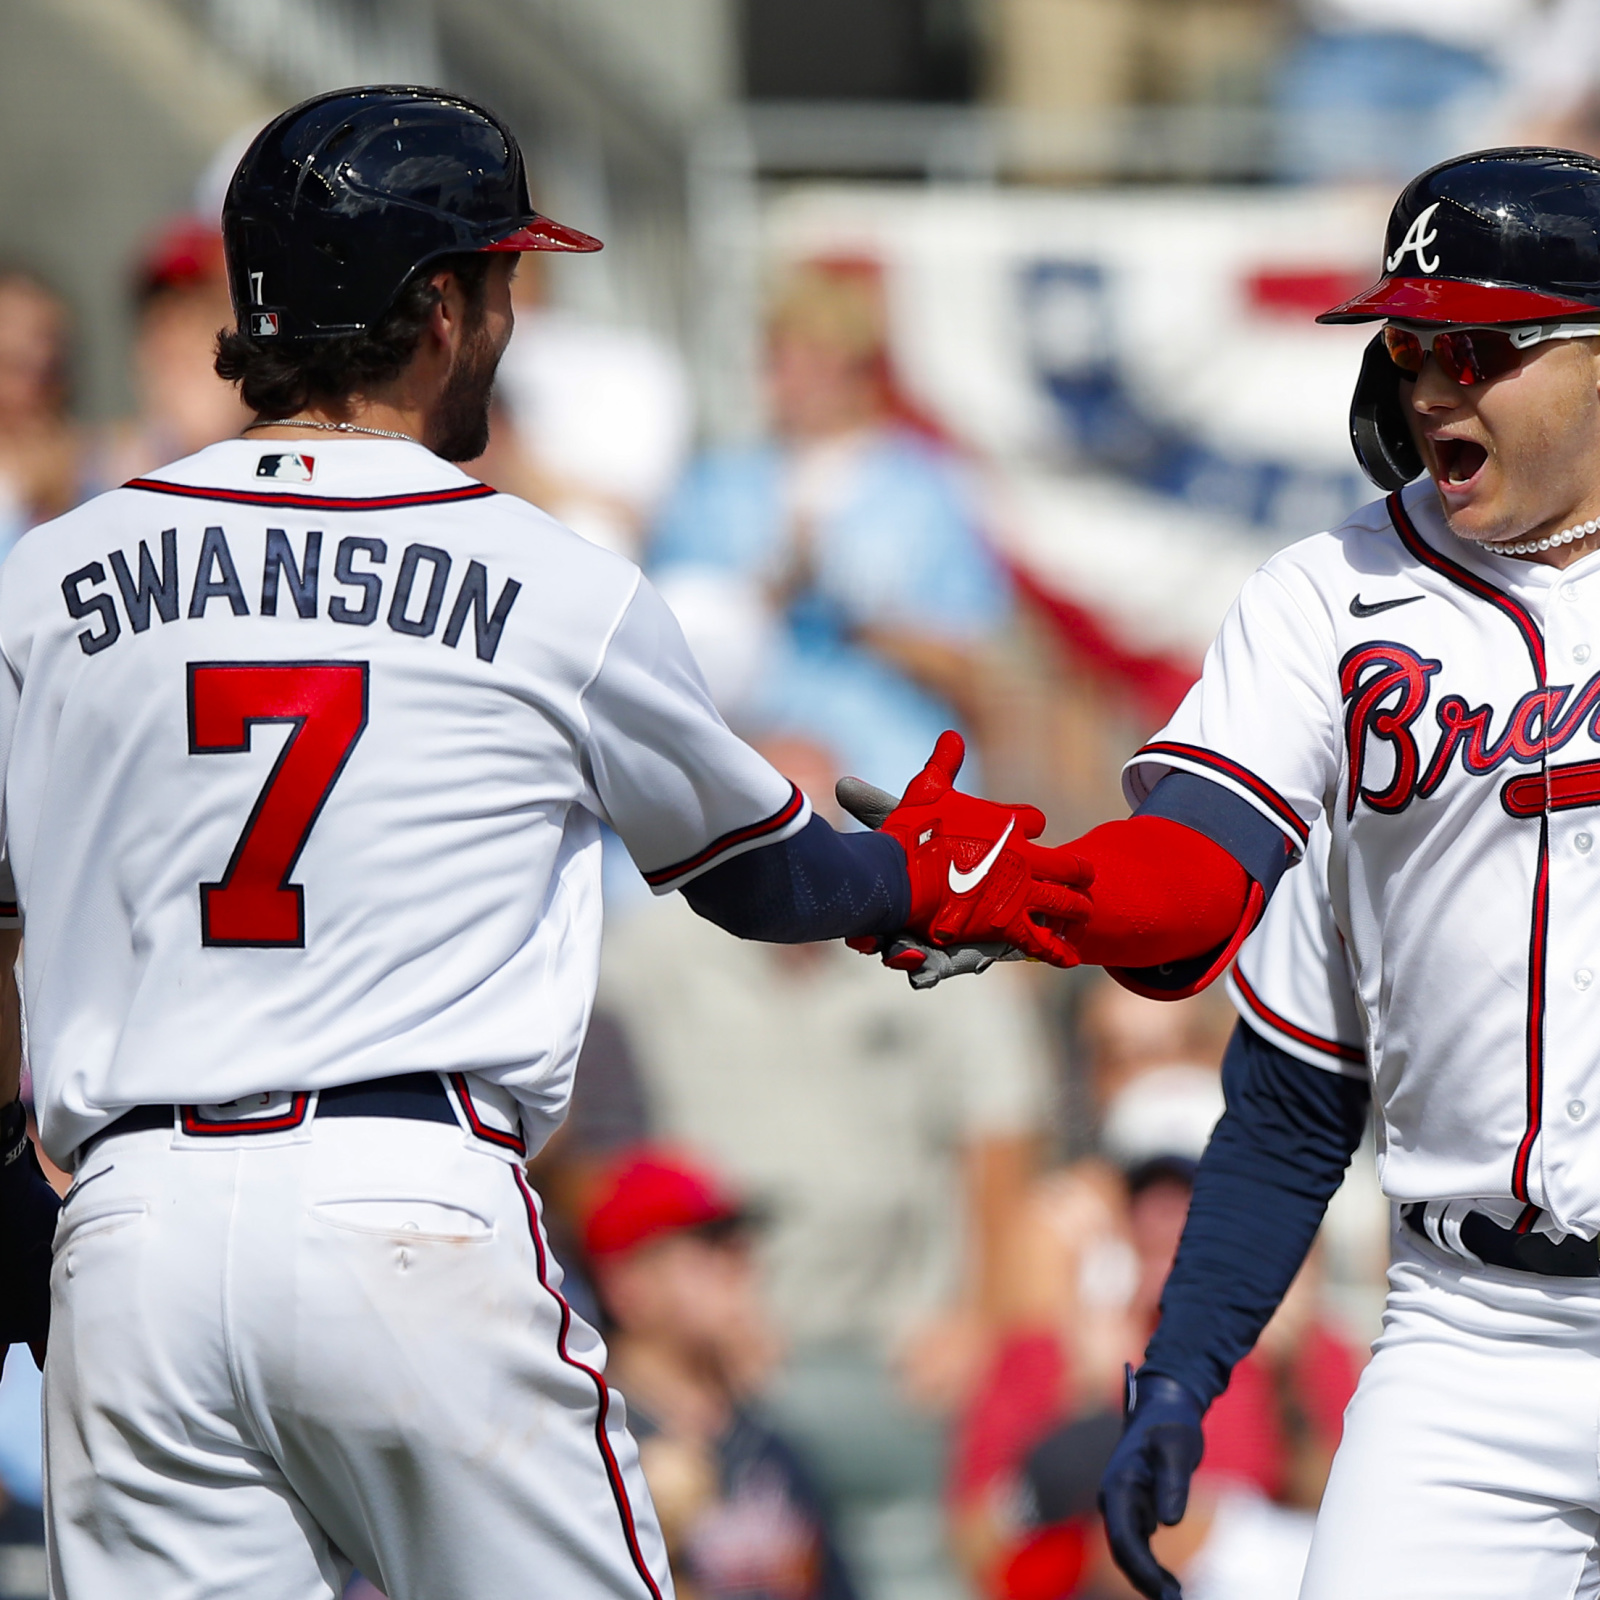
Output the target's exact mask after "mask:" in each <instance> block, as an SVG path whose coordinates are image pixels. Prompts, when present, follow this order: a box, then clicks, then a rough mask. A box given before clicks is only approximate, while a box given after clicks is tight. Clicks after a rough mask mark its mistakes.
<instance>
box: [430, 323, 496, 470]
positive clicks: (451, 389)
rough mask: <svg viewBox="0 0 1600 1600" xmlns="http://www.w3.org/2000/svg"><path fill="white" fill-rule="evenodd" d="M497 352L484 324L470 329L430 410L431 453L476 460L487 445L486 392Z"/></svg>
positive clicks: (448, 458) (490, 385) (450, 458)
mask: <svg viewBox="0 0 1600 1600" xmlns="http://www.w3.org/2000/svg"><path fill="white" fill-rule="evenodd" d="M499 365H500V352H499V351H498V350H496V349H495V348H494V346H493V344H492V343H491V341H490V339H489V335H488V333H487V331H486V330H485V328H484V327H483V324H482V323H481V322H480V323H479V325H478V326H477V327H476V328H475V329H474V330H473V333H472V338H471V342H470V343H469V344H468V345H467V346H466V348H464V349H463V350H462V352H461V358H460V360H458V361H457V362H456V364H455V370H454V371H453V372H451V374H450V378H449V381H448V382H447V383H446V384H445V387H444V393H443V394H441V395H440V396H439V406H438V409H437V410H436V411H435V412H434V414H433V428H432V430H431V431H432V433H433V436H434V437H433V440H432V444H433V453H434V454H435V455H437V456H443V457H444V459H445V460H446V461H475V460H477V458H478V457H479V456H481V455H482V454H483V452H484V451H485V450H487V449H488V448H489V396H490V394H491V393H492V392H493V390H494V373H495V368H496V367H498V366H499Z"/></svg>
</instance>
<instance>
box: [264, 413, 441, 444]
mask: <svg viewBox="0 0 1600 1600" xmlns="http://www.w3.org/2000/svg"><path fill="white" fill-rule="evenodd" d="M252 428H320V429H321V430H322V432H324V433H370V434H371V435H372V437H373V438H374V439H404V440H405V442H406V443H407V444H420V443H421V440H419V439H416V438H414V437H413V436H412V435H411V434H409V433H395V432H394V431H393V430H391V429H389V428H362V427H358V426H357V425H356V424H355V423H353V422H314V421H312V419H311V418H310V417H271V418H267V419H265V420H263V421H261V422H247V423H245V425H244V427H243V428H241V429H240V430H239V431H240V432H241V433H249V431H250V430H251V429H252Z"/></svg>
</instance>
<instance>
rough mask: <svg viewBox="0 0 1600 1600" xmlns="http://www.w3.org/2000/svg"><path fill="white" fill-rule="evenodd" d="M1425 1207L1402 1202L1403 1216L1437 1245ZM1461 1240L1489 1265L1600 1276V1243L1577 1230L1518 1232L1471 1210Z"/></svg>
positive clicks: (1544, 1274) (1560, 1274)
mask: <svg viewBox="0 0 1600 1600" xmlns="http://www.w3.org/2000/svg"><path fill="white" fill-rule="evenodd" d="M1424 1209H1425V1208H1424V1207H1423V1206H1422V1205H1420V1204H1419V1205H1409V1206H1401V1208H1400V1216H1401V1218H1402V1219H1403V1220H1404V1222H1405V1225H1406V1226H1407V1227H1408V1228H1409V1229H1410V1230H1411V1231H1412V1232H1413V1233H1414V1234H1416V1235H1418V1237H1420V1238H1423V1239H1427V1240H1428V1243H1429V1244H1431V1245H1433V1246H1434V1247H1435V1249H1437V1248H1439V1246H1438V1243H1437V1241H1436V1240H1434V1239H1432V1238H1429V1235H1428V1228H1427V1223H1426V1222H1425V1221H1424V1220H1423V1211H1424ZM1461 1242H1462V1244H1464V1245H1465V1246H1466V1247H1467V1249H1469V1250H1470V1251H1471V1252H1472V1253H1473V1255H1475V1256H1476V1257H1477V1258H1478V1259H1479V1260H1480V1261H1481V1262H1483V1264H1484V1265H1485V1266H1489V1267H1509V1268H1510V1269H1511V1270H1512V1271H1513V1272H1536V1273H1538V1274H1539V1276H1540V1277H1542V1278H1600V1243H1596V1241H1595V1240H1593V1239H1580V1238H1578V1236H1577V1235H1576V1234H1568V1235H1567V1237H1566V1238H1564V1239H1549V1238H1546V1237H1545V1235H1544V1234H1542V1233H1518V1232H1516V1231H1515V1230H1514V1229H1512V1228H1502V1227H1501V1226H1500V1224H1499V1223H1498V1222H1495V1221H1493V1220H1492V1219H1491V1218H1489V1217H1486V1216H1485V1215H1484V1214H1483V1213H1482V1212H1481V1211H1469V1212H1468V1213H1467V1214H1466V1216H1464V1217H1463V1218H1462V1219H1461ZM1447 1253H1451V1252H1447Z"/></svg>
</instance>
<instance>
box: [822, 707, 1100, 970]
mask: <svg viewBox="0 0 1600 1600" xmlns="http://www.w3.org/2000/svg"><path fill="white" fill-rule="evenodd" d="M965 758H966V745H965V743H964V741H963V740H962V738H961V735H960V734H958V733H953V732H946V733H944V734H941V735H940V737H939V742H938V744H937V745H935V746H934V751H933V755H932V757H931V758H930V759H929V761H928V764H927V766H925V767H924V768H923V769H922V771H921V772H919V773H918V774H917V776H916V777H915V778H913V779H912V780H911V783H910V784H909V785H908V787H907V789H906V792H905V794H904V796H902V798H901V800H900V803H899V804H898V805H896V806H895V807H894V808H893V809H892V810H890V811H889V812H888V813H887V815H884V816H882V817H881V820H878V821H876V823H875V824H874V825H875V826H877V827H878V828H879V830H880V831H882V832H884V833H887V834H889V835H890V837H892V838H894V839H895V840H897V841H898V842H899V844H900V847H901V848H902V849H903V850H904V851H905V853H906V870H907V874H908V877H909V879H910V883H911V914H910V916H909V918H908V919H907V926H906V934H907V935H908V936H909V937H910V939H911V940H912V941H913V942H912V947H911V948H909V949H907V950H905V951H902V952H900V953H899V954H900V958H901V962H902V964H903V965H905V966H906V967H907V970H910V969H911V964H912V963H913V962H914V961H915V955H916V947H917V945H919V944H920V940H921V939H922V938H926V939H927V940H929V941H931V943H932V944H934V945H937V946H940V947H943V948H945V949H950V948H951V947H954V946H958V945H1012V946H1015V947H1016V948H1017V949H1018V950H1020V951H1022V952H1023V953H1024V954H1025V955H1030V956H1034V957H1036V958H1037V959H1038V960H1040V961H1048V962H1049V963H1050V964H1051V965H1052V966H1058V967H1070V966H1075V965H1076V964H1077V959H1078V958H1077V954H1076V952H1075V951H1074V950H1073V948H1072V945H1071V943H1070V942H1069V940H1068V938H1067V937H1065V936H1064V934H1063V931H1062V930H1063V929H1064V928H1066V927H1068V926H1070V925H1072V924H1074V923H1079V922H1082V921H1083V919H1084V918H1085V917H1086V916H1087V915H1088V913H1089V909H1090V902H1089V898H1088V896H1087V895H1086V894H1085V893H1084V892H1083V891H1084V890H1085V889H1087V888H1088V886H1089V884H1090V882H1091V881H1092V880H1093V876H1094V873H1093V869H1092V868H1091V867H1090V866H1089V865H1088V864H1087V863H1086V862H1084V861H1083V860H1082V859H1081V858H1080V857H1078V856H1077V855H1075V854H1073V853H1072V852H1071V851H1069V850H1063V849H1059V848H1058V849H1054V850H1048V849H1045V848H1044V847H1043V846H1041V845H1036V844H1034V843H1032V841H1033V840H1034V839H1036V838H1037V837H1038V836H1039V835H1040V834H1041V833H1043V832H1044V826H1045V819H1044V813H1043V812H1042V811H1040V810H1038V809H1037V808H1036V807H1034V806H1007V805H1000V804H997V803H996V802H995V801H993V800H980V799H978V798H977V797H976V796H974V795H968V794H962V793H961V791H960V790H958V789H957V788H956V787H955V778H956V774H957V773H958V772H959V771H960V770H961V763H962V762H963V760H965ZM867 790H868V786H867V785H865V784H862V783H860V781H859V780H856V779H845V780H843V782H841V784H840V786H839V790H838V793H839V798H840V801H841V803H843V804H844V805H845V806H846V807H847V808H851V809H854V808H853V807H852V802H853V801H854V802H858V803H859V802H862V801H864V800H865V795H864V794H863V792H862V791H867ZM872 793H874V794H876V795H881V791H872ZM878 809H879V808H878V807H875V806H871V805H867V804H863V805H862V807H861V811H860V812H857V814H858V815H861V817H862V820H863V821H866V820H868V818H869V817H870V816H875V815H876V813H877V811H878ZM985 953H986V954H987V952H985ZM925 962H926V957H924V962H923V963H917V965H919V966H920V965H922V964H925ZM961 968H962V969H963V970H981V969H979V968H977V967H976V965H975V964H969V963H967V962H963V963H961ZM942 975H945V976H954V971H952V972H950V973H948V974H942ZM933 981H934V982H937V981H938V979H937V978H935V979H934V980H933Z"/></svg>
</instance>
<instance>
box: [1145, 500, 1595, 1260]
mask: <svg viewBox="0 0 1600 1600" xmlns="http://www.w3.org/2000/svg"><path fill="white" fill-rule="evenodd" d="M1597 639H1600V556H1589V557H1586V558H1585V559H1584V560H1582V561H1580V562H1578V563H1576V564H1575V565H1573V566H1571V567H1569V568H1567V569H1566V570H1565V571H1557V570H1556V569H1555V568H1553V567H1549V566H1545V565H1543V564H1540V563H1535V562H1527V561H1518V560H1515V559H1513V558H1509V557H1500V556H1493V555H1489V554H1486V553H1485V552H1484V551H1482V550H1481V549H1480V548H1478V547H1475V546H1472V545H1469V544H1466V543H1463V542H1462V541H1460V540H1457V539H1456V538H1455V537H1454V536H1453V535H1452V534H1451V533H1450V532H1449V530H1448V528H1447V527H1446V525H1445V523H1444V520H1443V517H1442V515H1441V513H1440V511H1439V509H1438V504H1437V500H1436V497H1435V494H1434V491H1433V489H1432V487H1431V485H1430V484H1429V483H1427V482H1425V481H1424V482H1422V483H1419V484H1415V485H1412V486H1411V487H1409V488H1408V489H1406V490H1405V491H1404V492H1403V493H1402V495H1400V496H1391V497H1390V498H1389V499H1388V500H1387V501H1384V502H1378V503H1375V504H1373V505H1370V506H1367V507H1365V508H1364V509H1362V510H1361V511H1359V512H1357V513H1356V514H1355V515H1354V516H1352V517H1351V518H1350V519H1349V520H1348V521H1347V522H1346V523H1345V524H1343V525H1342V526H1341V527H1339V528H1337V529H1335V530H1334V531H1333V532H1331V533H1325V534H1319V535H1317V536H1316V537H1314V538H1311V539H1308V540H1305V541H1303V542H1301V543H1299V544H1296V545H1293V546H1291V547H1290V548H1289V549H1287V550H1284V551H1282V552H1281V553H1280V554H1278V555H1277V556H1275V557H1274V558H1273V559H1272V560H1271V561H1269V562H1268V563H1267V564H1266V565H1265V566H1264V567H1263V568H1262V569H1261V570H1260V571H1259V572H1258V573H1257V574H1256V575H1255V576H1254V577H1253V578H1251V580H1250V581H1249V582H1248V583H1247V584H1246V586H1245V588H1244V590H1243V592H1242V593H1241V595H1240V597H1239V600H1238V602H1237V604H1236V605H1235V606H1234V608H1233V610H1232V612H1231V613H1230V614H1229V616H1228V619H1227V621H1226V622H1225V623H1224V625H1223V628H1222V630H1221V632H1220V634H1219V635H1218V638H1217V640H1216V642H1215V643H1214V644H1213V646H1212V648H1211V651H1210V652H1209V654H1208V656H1207V659H1206V665H1205V669H1204V673H1203V675H1202V678H1201V681H1200V682H1199V683H1198V684H1197V685H1196V686H1195V688H1194V689H1193V690H1192V691H1191V692H1190V694H1189V696H1188V697H1187V698H1186V699H1185V701H1184V703H1183V705H1182V706H1181V707H1180V708H1179V710H1178V712H1177V714H1176V716H1175V717H1174V718H1173V720H1172V721H1171V723H1169V724H1168V726H1167V727H1166V728H1165V729H1164V730H1163V731H1162V733H1161V734H1160V735H1159V736H1158V737H1157V738H1156V739H1154V740H1153V741H1151V743H1150V744H1149V745H1147V746H1146V747H1145V748H1144V749H1143V750H1141V751H1140V752H1139V753H1138V754H1137V755H1136V756H1135V757H1134V758H1133V760H1132V761H1131V762H1130V763H1129V766H1128V769H1127V771H1126V773H1125V777H1124V782H1125V786H1126V788H1127V792H1128V794H1129V796H1130V798H1131V799H1132V800H1134V801H1138V800H1139V799H1142V798H1143V797H1144V795H1145V794H1147V793H1148V792H1149V790H1150V788H1151V787H1152V786H1153V785H1154V784H1155V783H1156V782H1157V781H1158V779H1159V778H1160V777H1161V775H1162V774H1163V773H1164V772H1167V771H1169V770H1173V769H1181V770H1184V771H1189V772H1195V773H1198V774H1200V775H1202V776H1204V777H1207V778H1211V779H1213V780H1214V781H1216V782H1218V783H1220V784H1222V785H1224V786H1225V787H1227V788H1229V789H1231V790H1232V791H1233V792H1234V793H1236V794H1238V795H1240V796H1242V797H1243V798H1244V799H1246V800H1247V801H1249V803H1250V804H1252V805H1253V806H1255V807H1256V808H1257V809H1258V810H1260V811H1261V812H1262V813H1263V814H1264V815H1265V816H1267V817H1269V818H1271V819H1272V820H1273V821H1274V822H1276V823H1277V824H1278V826H1279V827H1280V828H1282V829H1283V831H1284V833H1285V834H1286V835H1287V837H1288V838H1289V840H1290V841H1291V843H1292V844H1293V845H1294V846H1295V847H1296V848H1302V847H1304V845H1305V843H1306V841H1307V838H1308V836H1309V834H1310V830H1311V827H1312V824H1313V823H1314V821H1315V820H1316V819H1317V817H1318V816H1319V815H1322V816H1326V818H1327V821H1328V827H1329V854H1328V867H1327V897H1328V900H1329V903H1330V905H1331V911H1332V918H1333V921H1334V923H1335V925H1336V928H1337V933H1338V935H1339V936H1340V937H1342V939H1343V942H1344V945H1345V948H1346V952H1347V956H1348V962H1349V968H1350V972H1351V975H1352V979H1353V987H1354V994H1355V999H1356V1003H1357V1006H1358V1008H1359V1012H1360V1029H1361V1037H1360V1040H1359V1042H1360V1043H1362V1044H1363V1045H1364V1047H1365V1051H1366V1054H1367V1057H1368V1059H1369V1062H1370V1066H1371V1071H1372V1074H1373V1081H1374V1087H1375V1097H1376V1101H1377V1105H1378V1110H1379V1119H1378V1123H1379V1161H1380V1171H1381V1175H1382V1179H1383V1185H1384V1189H1385V1191H1386V1192H1387V1193H1388V1194H1389V1195H1390V1196H1391V1197H1392V1198H1394V1199H1397V1200H1402V1201H1409V1200H1432V1199H1451V1198H1461V1199H1466V1198H1489V1199H1495V1198H1500V1199H1503V1200H1506V1201H1509V1202H1515V1205H1514V1207H1512V1211H1513V1214H1515V1213H1516V1212H1522V1211H1526V1212H1527V1213H1528V1217H1529V1219H1530V1220H1531V1218H1532V1217H1533V1216H1534V1215H1535V1213H1534V1212H1532V1211H1530V1210H1528V1208H1539V1210H1542V1211H1543V1212H1544V1213H1545V1215H1544V1216H1543V1217H1540V1218H1539V1222H1538V1225H1539V1226H1540V1227H1541V1228H1544V1229H1551V1230H1559V1231H1565V1232H1577V1233H1581V1234H1583V1235H1585V1236H1594V1235H1595V1234H1596V1233H1597V1232H1600V1163H1597V1162H1596V1161H1595V1159H1594V1156H1593V1154H1592V1150H1593V1142H1594V1138H1595V1131H1594V1127H1595V1123H1596V1119H1597V1118H1600V1017H1597V1016H1596V1008H1597V1007H1600V989H1597V987H1596V986H1595V982H1594V979H1595V973H1596V972H1597V971H1600V894H1597V892H1596V890H1597V887H1600V885H1597V881H1596V874H1597V872H1600V857H1597V855H1596V853H1595V851H1594V843H1595V837H1596V834H1597V832H1600V737H1597V735H1600V729H1597V721H1600V671H1596V670H1595V668H1596V667H1600V659H1597V660H1595V661H1594V662H1593V663H1592V664H1591V655H1592V652H1593V650H1594V648H1595V641H1596V640H1597ZM1285 890H1290V882H1289V881H1287V880H1286V882H1285V884H1284V885H1283V890H1281V891H1280V892H1283V891H1285ZM1291 892H1292V891H1291ZM1340 959H1341V960H1343V959H1344V957H1343V956H1341V958H1340ZM1244 970H1245V973H1246V981H1247V982H1249V981H1251V980H1250V978H1249V974H1250V972H1251V970H1252V967H1251V964H1250V962H1249V961H1248V960H1247V962H1246V965H1245V969H1244ZM1327 981H1328V982H1330V983H1331V982H1335V981H1336V979H1329V980H1327ZM1267 1003H1268V1005H1269V1006H1272V1005H1274V1002H1273V1001H1272V1000H1271V998H1270V997H1268V1000H1267ZM1275 1008H1276V1009H1280V1010H1281V1007H1275ZM1344 1026H1345V1025H1344V1024H1342V1023H1341V1022H1340V1021H1339V1020H1338V1019H1336V1018H1334V1017H1332V1016H1328V1015H1325V1016H1324V1017H1323V1018H1322V1019H1321V1024H1320V1026H1319V1025H1318V1024H1317V1022H1315V1021H1312V1022H1311V1024H1310V1031H1312V1032H1313V1033H1316V1034H1319V1035H1320V1036H1322V1037H1323V1038H1325V1039H1328V1040H1331V1041H1332V1042H1334V1043H1336V1044H1350V1045H1353V1044H1355V1043H1356V1042H1358V1041H1357V1040H1356V1039H1354V1038H1351V1037H1348V1036H1347V1035H1345V1034H1344ZM1279 1042H1284V1030H1282V1029H1280V1030H1279ZM1286 1047H1287V1045H1286ZM1303 1049H1304V1046H1303V1043H1302V1050H1303ZM1335 1054H1337V1052H1335Z"/></svg>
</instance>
